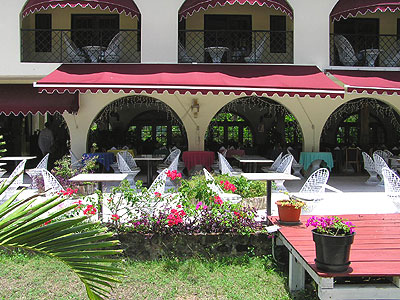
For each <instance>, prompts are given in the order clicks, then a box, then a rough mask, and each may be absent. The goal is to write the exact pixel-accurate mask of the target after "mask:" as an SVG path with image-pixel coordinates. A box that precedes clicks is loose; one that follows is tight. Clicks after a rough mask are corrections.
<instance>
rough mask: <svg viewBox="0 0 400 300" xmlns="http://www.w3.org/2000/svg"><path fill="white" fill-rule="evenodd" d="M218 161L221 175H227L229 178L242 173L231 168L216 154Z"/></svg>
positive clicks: (222, 157) (224, 159)
mask: <svg viewBox="0 0 400 300" xmlns="http://www.w3.org/2000/svg"><path fill="white" fill-rule="evenodd" d="M218 161H219V163H218V164H219V167H220V172H221V174H228V175H229V176H235V175H239V174H240V173H242V172H243V171H242V170H241V169H238V168H233V167H232V166H231V164H230V163H229V162H228V161H227V160H226V158H225V157H224V156H223V155H222V154H221V153H219V152H218Z"/></svg>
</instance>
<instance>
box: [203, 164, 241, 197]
mask: <svg viewBox="0 0 400 300" xmlns="http://www.w3.org/2000/svg"><path fill="white" fill-rule="evenodd" d="M203 172H204V176H205V177H206V180H207V186H208V188H209V189H210V190H211V191H213V192H214V193H216V194H217V195H218V196H219V197H220V198H221V200H222V201H224V202H225V201H229V202H230V203H233V204H235V203H239V202H240V201H242V197H241V196H240V195H237V194H231V193H224V191H223V190H222V189H221V187H220V186H219V185H218V184H216V183H215V180H214V177H212V175H211V174H210V173H209V172H208V171H207V169H206V168H203Z"/></svg>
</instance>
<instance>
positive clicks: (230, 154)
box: [225, 149, 246, 158]
mask: <svg viewBox="0 0 400 300" xmlns="http://www.w3.org/2000/svg"><path fill="white" fill-rule="evenodd" d="M245 154H246V153H245V152H244V150H239V149H230V150H228V151H226V155H225V156H226V158H231V157H233V156H243V155H245Z"/></svg>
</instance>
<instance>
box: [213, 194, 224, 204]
mask: <svg viewBox="0 0 400 300" xmlns="http://www.w3.org/2000/svg"><path fill="white" fill-rule="evenodd" d="M214 202H215V203H216V204H219V205H222V203H223V201H222V199H221V197H220V196H215V199H214Z"/></svg>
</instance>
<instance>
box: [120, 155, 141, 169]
mask: <svg viewBox="0 0 400 300" xmlns="http://www.w3.org/2000/svg"><path fill="white" fill-rule="evenodd" d="M118 154H119V155H120V156H121V157H122V158H123V159H124V160H125V162H126V163H127V164H128V166H129V168H131V170H133V171H137V170H139V171H140V170H141V169H140V168H139V167H138V166H137V164H136V161H135V159H134V158H133V156H132V154H130V153H129V152H128V151H120V152H118ZM117 160H118V155H117Z"/></svg>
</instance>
